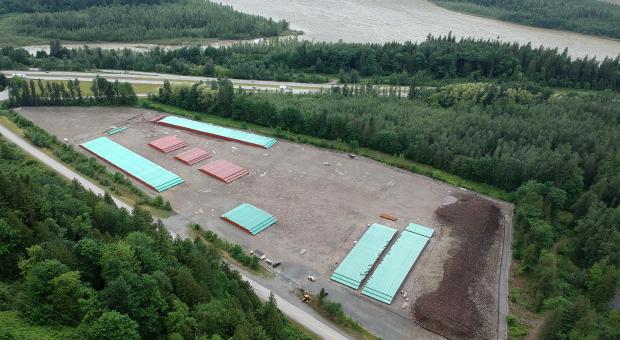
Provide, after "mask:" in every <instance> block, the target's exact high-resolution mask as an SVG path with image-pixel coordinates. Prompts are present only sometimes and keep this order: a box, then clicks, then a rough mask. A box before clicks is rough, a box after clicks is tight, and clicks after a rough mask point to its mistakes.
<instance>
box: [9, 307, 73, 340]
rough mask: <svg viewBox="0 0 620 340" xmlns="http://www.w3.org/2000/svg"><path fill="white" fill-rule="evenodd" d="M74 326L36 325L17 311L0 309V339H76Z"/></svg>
mask: <svg viewBox="0 0 620 340" xmlns="http://www.w3.org/2000/svg"><path fill="white" fill-rule="evenodd" d="M77 338H79V335H78V330H77V328H75V327H63V326H36V325H31V324H30V323H28V322H27V321H26V320H24V319H22V318H21V317H20V316H19V315H18V314H17V312H14V311H0V339H7V340H8V339H23V340H30V339H32V340H48V339H49V340H56V339H77Z"/></svg>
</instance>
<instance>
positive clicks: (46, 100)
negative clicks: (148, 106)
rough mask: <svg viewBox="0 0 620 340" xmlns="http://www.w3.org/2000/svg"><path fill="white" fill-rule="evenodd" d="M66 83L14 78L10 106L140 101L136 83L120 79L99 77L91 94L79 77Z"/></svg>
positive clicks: (102, 103) (10, 88)
mask: <svg viewBox="0 0 620 340" xmlns="http://www.w3.org/2000/svg"><path fill="white" fill-rule="evenodd" d="M66 84H67V85H66V86H65V83H64V82H53V81H46V82H43V81H42V80H41V79H39V80H37V81H36V82H35V81H34V80H33V79H30V80H27V79H23V78H19V77H14V78H13V79H12V80H11V81H10V83H9V106H70V105H131V104H135V103H136V102H137V101H138V97H137V96H136V93H135V92H134V90H133V86H131V84H129V83H120V82H119V81H118V80H117V81H115V82H109V81H108V80H106V79H104V78H101V77H96V78H95V79H93V81H92V84H91V86H90V92H91V94H90V95H88V96H85V95H84V94H83V93H82V88H81V86H80V81H79V80H77V79H75V80H69V81H67V82H66Z"/></svg>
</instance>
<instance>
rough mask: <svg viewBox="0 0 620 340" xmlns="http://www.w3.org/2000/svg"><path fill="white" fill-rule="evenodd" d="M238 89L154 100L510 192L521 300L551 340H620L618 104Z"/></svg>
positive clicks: (567, 98) (511, 88)
mask: <svg viewBox="0 0 620 340" xmlns="http://www.w3.org/2000/svg"><path fill="white" fill-rule="evenodd" d="M222 86H224V87H226V89H225V90H224V92H225V95H220V94H219V93H218V92H219V91H221V90H220V87H222ZM227 86H229V85H220V87H218V86H215V85H209V84H200V83H199V84H194V85H193V86H188V85H174V86H171V85H170V84H167V85H165V86H164V87H162V89H161V90H160V92H159V94H158V95H157V96H155V97H153V99H154V100H158V101H160V102H164V103H167V104H172V105H177V106H181V107H184V108H187V109H189V110H194V111H198V112H206V113H211V114H217V115H221V116H224V117H230V118H232V119H235V120H241V121H245V122H251V123H254V124H258V125H263V126H268V127H272V128H275V129H276V132H277V131H278V130H281V131H291V132H295V133H300V134H305V135H311V136H316V137H320V138H324V139H331V140H340V141H343V142H345V143H347V144H348V145H349V147H350V150H351V151H353V152H354V151H355V150H356V149H358V148H360V147H367V148H371V149H375V150H379V151H383V152H385V153H388V154H393V155H398V156H400V157H403V158H406V159H410V160H413V161H416V162H420V163H423V164H428V165H432V166H434V167H436V168H439V169H444V170H446V171H449V172H451V173H454V174H457V175H459V176H462V177H464V178H468V179H472V180H475V181H479V182H484V183H488V184H492V185H495V186H498V187H500V188H503V189H505V190H507V191H510V192H511V193H512V196H513V197H514V201H515V202H516V203H517V210H516V216H515V221H514V227H515V243H514V254H515V257H516V259H517V260H518V261H519V272H522V273H524V274H526V275H528V277H529V278H530V285H529V286H527V290H525V291H522V292H521V294H522V295H524V296H525V297H524V299H526V301H527V302H526V304H527V305H528V306H529V308H531V309H532V310H534V311H537V312H543V311H549V315H550V316H549V318H548V319H547V321H546V323H545V325H544V327H543V329H544V330H543V336H542V337H543V338H544V339H557V338H568V336H569V334H570V335H571V336H573V335H574V336H577V337H578V338H588V337H592V338H601V339H615V338H617V337H618V336H620V333H619V330H620V327H618V326H620V312H618V311H612V310H610V309H609V306H608V301H609V300H610V299H611V297H612V296H613V295H614V293H615V291H616V288H617V287H618V283H620V271H619V269H618V268H620V256H619V254H620V190H619V189H618V188H620V186H618V183H620V171H618V169H620V119H619V117H620V106H619V105H616V103H617V102H618V100H619V98H618V95H617V94H615V93H606V92H599V93H593V94H575V93H568V94H558V93H552V92H551V91H548V89H545V88H542V87H540V86H539V85H535V84H522V83H512V84H508V83H507V84H503V85H495V84H484V83H471V84H454V85H448V86H445V87H440V88H437V89H419V88H412V91H410V92H409V93H407V94H406V95H405V94H402V93H399V91H398V90H395V89H391V90H389V89H388V90H377V89H376V88H375V87H370V86H353V87H350V86H343V87H336V88H334V89H333V90H332V91H330V92H324V93H319V94H306V95H292V94H285V93H280V94H269V93H246V92H243V91H241V92H239V91H232V85H230V87H227ZM230 103H231V104H230ZM196 116H197V117H198V118H200V114H197V115H196ZM568 211H570V213H569V212H568ZM554 246H555V247H556V249H555V250H554ZM515 294H516V293H515ZM515 299H517V298H516V297H515Z"/></svg>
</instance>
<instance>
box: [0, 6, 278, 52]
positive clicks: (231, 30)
mask: <svg viewBox="0 0 620 340" xmlns="http://www.w3.org/2000/svg"><path fill="white" fill-rule="evenodd" d="M4 26H5V27H8V30H10V31H11V32H12V33H14V34H17V35H21V36H29V37H40V38H50V39H62V40H71V41H125V42H135V41H153V40H160V39H172V38H203V39H204V38H219V39H250V38H256V37H270V36H279V35H281V34H283V33H284V32H286V31H288V28H289V27H288V22H286V21H284V20H282V21H279V22H276V21H273V20H271V19H266V18H264V17H261V16H257V15H250V14H245V13H241V12H238V11H235V10H233V8H232V7H230V6H223V5H221V4H217V3H214V2H210V1H202V0H181V1H177V2H173V3H166V4H161V5H152V4H151V3H146V4H126V5H120V4H113V5H110V6H105V7H89V8H87V9H82V10H77V11H69V10H65V11H62V12H38V13H29V14H21V15H16V16H12V17H10V18H7V19H5V22H4ZM7 33H10V32H7Z"/></svg>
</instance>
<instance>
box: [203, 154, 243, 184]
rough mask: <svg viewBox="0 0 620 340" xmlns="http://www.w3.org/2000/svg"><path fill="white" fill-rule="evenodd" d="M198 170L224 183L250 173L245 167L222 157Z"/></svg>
mask: <svg viewBox="0 0 620 340" xmlns="http://www.w3.org/2000/svg"><path fill="white" fill-rule="evenodd" d="M200 171H202V172H204V173H205V174H207V175H209V176H211V177H215V178H217V179H219V180H220V181H222V182H224V183H231V182H233V181H235V180H237V179H239V178H241V177H243V176H245V175H248V174H249V173H250V172H249V171H247V170H246V169H244V168H242V167H240V166H238V165H236V164H233V163H231V162H229V161H225V160H223V159H220V160H217V161H215V162H213V163H209V164H207V165H205V166H203V167H202V168H200Z"/></svg>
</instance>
